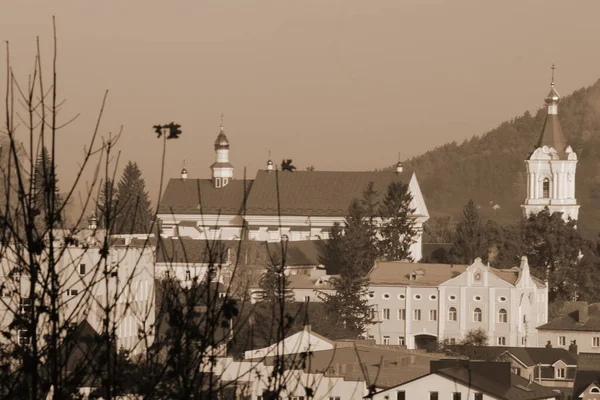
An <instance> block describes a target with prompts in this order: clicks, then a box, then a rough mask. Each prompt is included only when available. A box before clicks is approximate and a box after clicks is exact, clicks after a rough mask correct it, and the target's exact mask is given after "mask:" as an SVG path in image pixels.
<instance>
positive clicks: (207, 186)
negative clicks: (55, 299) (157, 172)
mask: <svg viewBox="0 0 600 400" xmlns="http://www.w3.org/2000/svg"><path fill="white" fill-rule="evenodd" d="M251 187H252V180H236V179H231V180H230V181H229V183H228V184H227V185H225V186H224V187H221V188H216V187H215V186H214V185H213V182H212V180H210V179H181V178H178V179H171V180H170V181H169V183H168V184H167V188H166V189H165V192H164V194H163V196H162V198H161V200H160V205H159V207H158V213H159V214H217V215H240V214H242V210H243V209H244V201H245V200H246V198H247V196H248V193H249V192H250V189H251Z"/></svg>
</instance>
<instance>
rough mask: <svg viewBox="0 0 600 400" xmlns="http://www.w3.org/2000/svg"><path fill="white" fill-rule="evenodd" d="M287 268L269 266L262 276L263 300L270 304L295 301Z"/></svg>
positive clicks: (260, 285) (260, 284)
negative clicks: (290, 288)
mask: <svg viewBox="0 0 600 400" xmlns="http://www.w3.org/2000/svg"><path fill="white" fill-rule="evenodd" d="M284 270H285V268H282V267H280V266H275V265H269V266H267V268H266V271H265V272H264V273H263V275H262V276H261V279H260V282H259V287H260V288H261V289H262V291H263V299H264V300H265V301H267V302H270V303H277V302H279V301H281V300H283V301H285V302H291V301H294V292H292V291H291V290H289V289H288V286H289V280H288V279H287V276H286V275H285V271H284Z"/></svg>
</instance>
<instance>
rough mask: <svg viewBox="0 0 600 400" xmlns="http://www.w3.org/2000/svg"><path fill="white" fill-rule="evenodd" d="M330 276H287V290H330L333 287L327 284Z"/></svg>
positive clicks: (329, 283)
mask: <svg viewBox="0 0 600 400" xmlns="http://www.w3.org/2000/svg"><path fill="white" fill-rule="evenodd" d="M329 278H330V276H328V275H325V276H310V275H290V276H288V278H287V280H288V288H290V289H314V290H332V289H333V285H332V284H331V282H329Z"/></svg>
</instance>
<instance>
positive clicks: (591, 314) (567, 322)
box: [537, 303, 600, 332]
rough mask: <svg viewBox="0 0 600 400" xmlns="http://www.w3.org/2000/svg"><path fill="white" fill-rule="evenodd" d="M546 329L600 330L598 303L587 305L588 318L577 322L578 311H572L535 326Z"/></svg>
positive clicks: (599, 305) (599, 308)
mask: <svg viewBox="0 0 600 400" xmlns="http://www.w3.org/2000/svg"><path fill="white" fill-rule="evenodd" d="M537 329H540V330H547V331H596V332H598V331H600V303H594V304H590V305H589V306H588V319H587V321H585V322H578V311H572V312H570V313H569V314H567V315H565V316H564V317H560V318H557V319H555V320H553V321H550V322H548V323H546V324H544V325H540V326H538V327H537Z"/></svg>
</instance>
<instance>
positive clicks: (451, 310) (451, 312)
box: [448, 307, 457, 321]
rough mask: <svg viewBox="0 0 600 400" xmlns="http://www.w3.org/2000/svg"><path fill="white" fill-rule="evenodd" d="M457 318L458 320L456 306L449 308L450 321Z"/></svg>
mask: <svg viewBox="0 0 600 400" xmlns="http://www.w3.org/2000/svg"><path fill="white" fill-rule="evenodd" d="M456 320H457V313H456V308H454V307H450V308H449V309H448V321H456Z"/></svg>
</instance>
